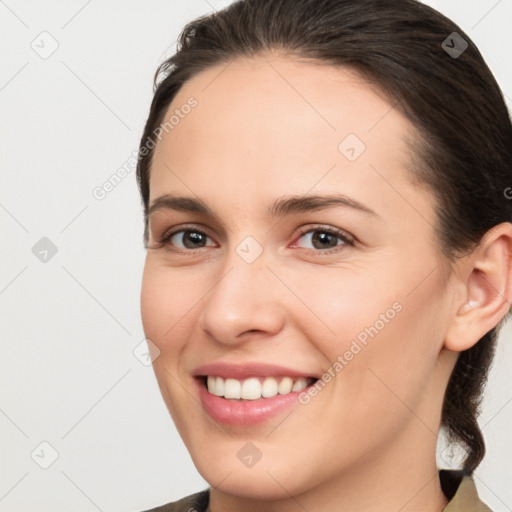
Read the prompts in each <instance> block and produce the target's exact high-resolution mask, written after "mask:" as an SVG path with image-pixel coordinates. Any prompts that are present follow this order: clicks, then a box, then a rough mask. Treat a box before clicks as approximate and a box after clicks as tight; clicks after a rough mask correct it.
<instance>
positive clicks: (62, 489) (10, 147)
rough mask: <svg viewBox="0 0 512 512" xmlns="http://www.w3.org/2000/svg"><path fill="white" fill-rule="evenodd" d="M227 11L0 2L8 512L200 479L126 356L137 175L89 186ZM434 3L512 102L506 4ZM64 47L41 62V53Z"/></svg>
mask: <svg viewBox="0 0 512 512" xmlns="http://www.w3.org/2000/svg"><path fill="white" fill-rule="evenodd" d="M229 3H230V2H229V1H224V2H220V1H217V2H213V1H211V0H210V1H209V2H206V0H193V1H192V0H187V1H186V2H185V1H183V2H176V1H172V2H169V1H161V0H160V1H158V0H151V1H145V2H134V1H130V2H127V1H121V0H108V1H103V2H100V1H98V0H89V1H86V0H73V1H67V2H64V1H60V2H57V1H45V2H28V1H22V0H5V1H3V0H2V1H0V23H1V27H0V48H1V49H2V50H1V51H2V57H1V63H2V64H1V71H0V102H1V107H2V110H1V112H2V116H1V119H2V122H1V125H0V126H1V141H2V148H1V151H0V159H1V160H0V165H1V169H2V186H1V188H0V220H1V223H2V224H1V225H2V230H3V233H4V236H2V240H3V244H2V249H1V251H0V253H1V265H2V273H1V275H0V304H1V307H2V339H1V360H0V364H1V367H0V375H1V385H0V393H1V395H0V396H1V403H0V428H1V443H2V446H1V459H0V460H1V471H2V473H1V480H0V510H1V511H9V512H20V511H25V512H26V511H50V510H51V511H53V512H59V511H69V510H73V511H75V512H89V511H91V512H92V511H95V510H100V511H113V512H114V511H125V512H129V511H140V510H143V509H146V508H150V507H153V506H157V505H160V504H163V503H167V502H169V501H172V500H176V499H178V498H181V497H183V496H185V495H187V494H191V493H193V492H197V491H199V490H201V489H203V488H205V487H206V486H207V483H206V482H205V481H204V480H203V479H202V478H201V477H200V476H199V474H198V473H197V471H196V470H195V468H194V466H193V464H192V462H191V459H190V457H189V455H188V452H187V451H186V449H185V447H184V445H183V443H182V442H181V439H180V438H179V436H178V434H177V433H176V430H175V428H174V425H173V424H172V421H171V419H170V416H169V414H168V412H167V409H166V407H165V404H164V402H163V400H162V398H161V396H160V392H159V389H158V387H157V383H156V380H155V377H154V374H153V371H152V368H151V366H144V365H143V364H142V363H141V362H140V361H139V360H138V359H137V358H136V357H135V356H134V354H133V350H134V349H135V347H137V346H138V345H139V344H140V343H141V341H143V340H144V333H143V330H142V323H141V320H140V309H139V297H140V284H141V277H142V269H143V263H144V256H145V251H144V248H143V245H142V229H143V225H142V209H141V206H140V199H139V194H138V190H137V186H136V182H135V172H134V171H132V172H131V173H129V174H128V176H127V177H126V178H125V179H124V180H123V181H122V182H121V183H120V184H119V185H118V186H117V187H116V188H115V189H114V190H113V191H112V192H110V193H109V194H108V195H107V196H106V197H105V198H104V199H103V200H101V201H100V200H97V199H95V198H94V197H93V195H92V190H93V189H94V188H95V187H97V186H100V185H102V184H103V183H104V182H105V181H106V180H107V179H108V178H109V177H110V176H111V175H112V174H113V173H114V172H115V171H116V170H117V169H118V168H119V167H121V166H123V164H124V163H125V162H126V161H127V160H128V159H129V158H130V156H132V155H133V154H134V152H135V151H136V150H137V147H138V143H139V139H140V136H141V134H142V128H143V124H144V122H145V119H146V116H147V113H148V109H149V105H150V101H151V98H152V78H153V74H154V72H155V70H156V67H157V65H158V64H159V63H160V62H161V60H162V59H163V58H164V57H166V56H167V55H169V52H172V51H173V50H174V43H175V41H176V38H177V36H178V34H179V31H180V29H181V28H182V27H183V26H184V25H185V23H186V22H187V21H189V20H191V19H193V18H195V17H196V16H199V15H202V14H206V13H208V12H211V11H212V10H213V9H214V8H215V9H220V8H222V7H224V6H226V5H228V4H229ZM427 3H428V4H430V5H432V6H433V7H436V8H437V9H439V10H441V11H442V12H444V13H445V14H447V15H448V16H449V17H451V18H452V19H453V20H454V21H455V22H457V23H458V24H460V26H461V27H462V28H463V30H465V31H466V32H467V33H468V34H469V36H470V37H471V38H472V39H473V40H474V41H475V43H476V44H477V46H478V47H479V48H480V50H481V52H482V53H483V55H484V57H485V59H486V60H487V62H488V64H489V66H490V67H491V69H492V70H493V72H494V74H495V76H496V78H497V80H498V82H499V84H500V86H501V87H502V89H503V91H504V92H505V94H506V95H507V96H508V97H509V98H511V97H512V71H511V66H510V62H511V59H510V52H511V50H512V32H511V31H510V26H511V21H512V0H501V1H496V0H472V1H468V0H450V1H443V2H441V1H440V0H438V1H434V0H432V1H429V2H427ZM44 31H46V32H48V33H49V34H50V36H48V35H43V36H40V34H41V32H44ZM41 38H46V39H45V40H44V42H43V43H42V42H41ZM53 40H55V41H56V43H52V41H53ZM33 41H34V43H33ZM57 43H58V48H57V50H56V51H55V52H54V53H53V54H52V55H51V56H49V57H48V58H47V59H43V58H41V57H40V56H39V55H38V54H37V53H36V52H35V51H34V50H33V49H32V47H31V44H32V45H39V47H42V46H43V44H44V47H45V48H46V49H47V50H48V49H49V48H51V44H57ZM41 51H42V50H41ZM508 102H509V105H510V100H508ZM510 185H511V186H512V183H511V184H510ZM43 237H47V238H49V239H50V240H51V241H52V242H53V244H55V246H56V247H57V251H58V252H57V253H56V254H55V255H54V256H53V257H52V258H51V259H50V260H49V261H48V262H46V263H43V262H41V261H40V260H39V259H38V258H36V256H35V255H34V254H33V252H32V247H33V246H34V245H35V244H36V243H37V242H38V241H39V240H40V239H41V238H43ZM511 337H512V329H511V327H510V325H506V326H505V329H504V331H503V332H502V335H501V337H500V341H499V346H498V352H497V359H496V365H495V366H494V368H493V371H492V373H491V377H490V381H489V382H490V385H489V388H488V393H487V396H486V399H485V402H484V410H483V414H482V416H481V418H480V423H481V425H482V426H485V428H484V434H485V438H486V441H487V447H488V455H487V457H486V459H485V461H484V462H483V464H482V465H481V466H480V468H479V469H478V470H477V472H476V477H475V481H476V484H477V487H478V491H479V493H480V495H481V497H482V499H483V500H484V501H486V502H487V504H488V505H489V506H490V507H491V508H492V509H493V510H494V511H495V512H504V511H509V510H512V486H511V485H510V483H511V482H512V464H510V461H511V460H512V441H511V436H510V425H511V424H512V402H510V401H511V400H512V386H511V382H512V381H511V378H512V377H511V376H510V371H511V370H512V347H511V343H510V341H511ZM507 371H508V372H509V375H508V377H507V375H506V372H507ZM43 441H46V442H48V443H49V444H50V445H51V446H52V447H53V448H54V449H55V450H56V451H57V452H58V458H57V460H56V461H55V462H54V463H53V464H52V465H51V466H50V467H49V468H48V469H42V468H41V467H40V466H39V465H38V464H37V463H36V462H35V460H37V461H39V462H40V463H44V462H45V459H46V462H48V461H49V460H50V459H49V457H50V456H51V451H52V449H50V448H48V447H47V446H46V447H45V445H43V446H40V443H41V442H43ZM34 450H35V452H34ZM441 451H442V446H441V447H440V452H441ZM31 454H33V457H34V458H32V456H31Z"/></svg>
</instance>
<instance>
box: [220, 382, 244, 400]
mask: <svg viewBox="0 0 512 512" xmlns="http://www.w3.org/2000/svg"><path fill="white" fill-rule="evenodd" d="M219 378H220V377H217V379H219ZM240 388H241V385H240V381H239V380H236V379H226V380H225V381H224V398H238V399H240Z"/></svg>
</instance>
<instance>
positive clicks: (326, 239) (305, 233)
mask: <svg viewBox="0 0 512 512" xmlns="http://www.w3.org/2000/svg"><path fill="white" fill-rule="evenodd" d="M302 238H304V239H306V240H308V242H309V243H311V244H312V245H313V249H312V250H313V251H314V252H324V253H330V252H333V249H334V250H337V249H336V247H338V246H340V245H350V246H353V245H354V238H352V237H350V236H348V235H346V234H345V233H344V232H342V231H341V230H339V229H336V228H331V227H329V228H326V227H325V226H318V227H315V228H313V229H311V228H310V229H307V230H302V231H301V236H300V237H299V240H300V239H302ZM339 241H341V243H338V242H339ZM295 243H297V242H295ZM291 247H296V245H292V246H291Z"/></svg>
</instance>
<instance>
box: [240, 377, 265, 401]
mask: <svg viewBox="0 0 512 512" xmlns="http://www.w3.org/2000/svg"><path fill="white" fill-rule="evenodd" d="M240 398H243V399H244V400H257V399H258V398H261V384H260V380H259V379H257V378H256V377H253V378H252V379H245V380H244V381H243V383H242V389H241V391H240Z"/></svg>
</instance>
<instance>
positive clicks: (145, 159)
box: [137, 0, 512, 473]
mask: <svg viewBox="0 0 512 512" xmlns="http://www.w3.org/2000/svg"><path fill="white" fill-rule="evenodd" d="M453 32H457V34H458V36H454V35H453ZM450 37H451V39H450ZM454 37H455V39H454ZM460 38H462V39H460ZM443 41H448V47H447V46H446V43H443ZM454 41H456V43H455V42H454ZM461 42H462V43H461ZM464 42H465V43H466V44H467V45H468V46H467V48H466V49H465V50H464V51H463V52H462V53H461V54H460V55H456V54H453V53H452V54H450V52H449V51H448V50H449V48H453V47H455V49H457V48H459V49H462V48H463V45H464ZM456 44H457V45H458V46H456ZM273 50H280V51H282V52H283V53H284V54H286V55H289V56H290V57H300V58H309V59H312V61H315V62H318V63H325V64H327V65H331V66H349V67H352V68H353V69H355V70H357V71H358V72H359V73H360V74H361V75H362V76H364V77H365V78H366V79H368V80H370V81H371V82H373V83H375V84H376V85H377V86H378V87H379V88H380V90H382V91H383V92H384V93H386V94H387V95H388V97H389V98H390V101H391V103H392V104H394V106H395V107H396V108H397V109H399V111H400V112H401V113H402V114H404V115H405V116H406V117H407V118H408V119H409V120H411V121H412V122H413V123H414V125H415V126H416V128H417V130H418V134H419V135H420V139H419V141H420V142H419V144H418V143H417V144H416V145H415V147H414V150H415V154H416V158H415V160H416V164H417V165H416V166H415V168H414V169H411V175H412V176H413V177H414V179H416V180H417V181H418V183H424V184H425V185H427V186H428V187H429V190H431V191H432V193H433V194H434V197H435V198H436V203H437V205H436V214H437V219H438V222H437V223H436V226H435V231H436V235H437V236H436V240H437V241H438V243H439V248H440V252H441V253H442V254H443V255H444V256H445V257H446V261H448V262H453V261H454V260H455V258H457V257H460V256H462V255H463V254H465V253H467V252H468V251H471V250H473V249H474V248H475V247H476V245H478V243H479V242H480V241H481V239H482V237H483V235H484V234H485V233H486V232H487V231H488V230H489V229H491V228H492V227H493V226H495V225H497V224H499V223H501V222H510V221H512V208H511V203H510V201H509V200H507V197H506V194H505V193H504V191H505V190H506V189H507V186H510V185H512V125H511V122H510V118H509V114H508V111H507V107H506V105H505V102H504V99H503V96H502V94H501V91H500V89H499V87H498V84H497V83H496V80H495V79H494V77H493V75H492V73H491V71H490V70H489V68H488V66H487V64H486V63H485V61H484V59H483V57H482V55H481V54H480V52H479V51H478V49H477V48H476V46H475V45H474V43H473V42H472V41H471V39H470V38H469V37H468V36H467V34H466V33H464V32H463V31H462V30H461V29H460V28H459V27H458V26H457V25H456V24H455V23H453V22H452V21H451V20H449V19H448V18H446V17H445V16H443V15H442V14H440V13H439V12H437V11H436V10H434V9H432V8H430V7H428V6H426V5H424V4H422V3H420V2H418V1H416V0H246V1H243V0H242V1H237V2H234V3H233V4H231V5H230V6H228V7H226V8H225V9H223V10H221V11H219V12H216V13H213V14H210V15H207V16H202V17H200V18H197V19H196V20H193V21H191V22H190V23H188V24H187V25H186V26H185V27H184V29H183V30H182V32H181V34H180V37H179V40H178V45H177V51H176V53H175V54H174V55H172V56H171V57H170V58H169V59H167V60H165V61H164V62H163V63H162V64H161V65H160V66H159V68H158V70H157V72H156V74H155V80H154V91H155V92H154V97H153V101H152V103H151V108H150V111H149V116H148V119H147V122H146V126H145V129H144V133H143V135H142V138H141V143H140V149H139V161H138V166H137V183H138V186H139V190H140V193H141V200H142V205H143V209H144V219H145V229H144V237H143V238H144V245H145V247H147V242H148V221H147V210H148V201H149V176H150V166H151V158H152V154H153V149H151V150H149V151H147V150H145V151H144V153H141V152H140V150H141V149H142V148H143V147H144V146H146V147H147V141H148V140H150V139H151V137H152V134H153V133H154V131H155V129H156V128H157V127H158V126H159V125H160V124H161V123H162V122H163V120H164V115H165V113H166V110H167V109H168V107H169V105H170V103H171V101H172V100H173V98H174V97H175V95H176V93H177V92H178V90H179V89H180V87H181V86H182V85H183V84H184V83H185V82H186V81H187V80H189V79H190V78H191V77H192V76H194V74H196V73H198V72H200V71H202V70H204V69H207V68H209V67H212V66H214V65H219V64H222V63H226V64H227V63H228V62H229V61H230V60H231V59H233V58H236V57H251V56H254V55H255V54H256V53H265V52H270V51H273ZM509 313H510V310H509V312H508V313H507V315H506V316H505V317H504V318H503V319H502V321H501V322H500V323H499V324H498V325H497V326H496V327H495V328H494V329H492V330H491V331H489V332H488V333H487V334H486V335H485V336H483V337H482V338H481V339H480V340H479V341H478V343H476V344H475V345H474V346H473V347H471V348H470V349H468V350H465V351H463V352H461V353H460V355H459V357H458V359H457V362H456V365H455V367H454V370H453V372H452V375H451V377H450V380H449V382H448V386H447V389H446V392H445V397H444V403H443V409H442V419H441V426H442V427H444V429H445V431H446V433H447V435H448V439H449V440H450V441H459V442H460V443H461V444H462V447H463V448H465V449H466V452H467V456H466V458H465V460H464V465H463V469H464V470H466V471H467V472H469V473H470V472H472V471H473V470H474V469H475V468H476V467H477V466H478V464H479V463H480V462H481V460H482V458H483V457H484V454H485V444H484V439H483V435H482V432H481V431H480V429H479V426H478V423H477V417H478V415H479V414H480V407H481V399H482V392H483V388H484V386H485V382H486V379H487V374H488V371H489V367H490V364H491V361H492V358H493V355H494V351H495V344H496V338H497V335H498V332H499V329H500V328H501V326H502V324H503V322H504V320H505V318H507V317H508V315H509Z"/></svg>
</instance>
